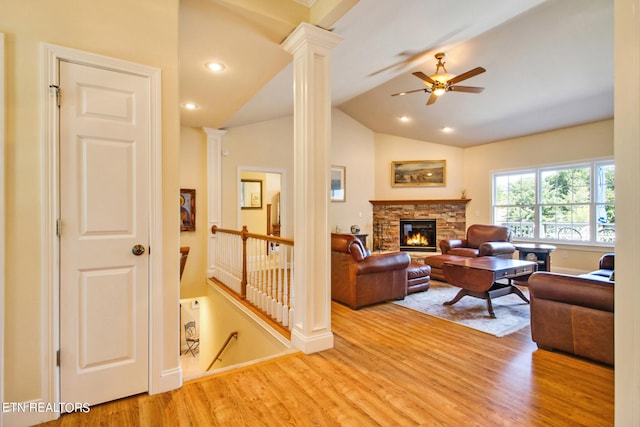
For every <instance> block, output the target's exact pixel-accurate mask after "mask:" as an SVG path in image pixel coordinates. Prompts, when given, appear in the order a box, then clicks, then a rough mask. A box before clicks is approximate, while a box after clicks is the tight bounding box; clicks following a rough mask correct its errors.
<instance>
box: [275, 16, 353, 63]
mask: <svg viewBox="0 0 640 427" xmlns="http://www.w3.org/2000/svg"><path fill="white" fill-rule="evenodd" d="M342 39H343V38H342V37H341V36H339V35H337V34H335V33H332V32H330V31H327V30H325V29H323V28H320V27H316V26H315V25H311V24H308V23H306V22H302V23H301V24H300V25H298V26H297V27H296V29H295V30H293V31H292V32H291V34H289V36H287V38H286V39H285V40H284V41H283V42H282V45H281V46H282V48H283V49H284V50H285V51H287V52H289V53H290V54H292V55H293V54H295V52H296V51H297V50H298V49H299V48H301V47H302V46H307V45H314V46H318V47H320V48H323V49H325V50H331V49H332V48H334V47H335V46H337V45H338V44H339V43H340V42H341V41H342Z"/></svg>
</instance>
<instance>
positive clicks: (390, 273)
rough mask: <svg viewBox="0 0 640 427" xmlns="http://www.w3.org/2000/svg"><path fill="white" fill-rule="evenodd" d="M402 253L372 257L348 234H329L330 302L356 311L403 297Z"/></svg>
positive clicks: (405, 261)
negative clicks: (341, 304) (338, 303)
mask: <svg viewBox="0 0 640 427" xmlns="http://www.w3.org/2000/svg"><path fill="white" fill-rule="evenodd" d="M410 261H411V259H410V258H409V255H408V254H406V253H403V252H396V253H386V254H375V255H371V253H370V252H369V251H368V250H367V249H365V248H364V246H363V245H362V242H361V241H360V240H359V239H358V238H357V237H355V236H353V235H351V234H331V298H332V299H333V300H335V301H338V302H341V303H343V304H346V305H348V306H349V307H351V308H353V309H358V308H360V307H363V306H365V305H369V304H375V303H379V302H383V301H388V300H392V299H402V298H404V297H405V296H406V295H407V266H408V265H409V262H410Z"/></svg>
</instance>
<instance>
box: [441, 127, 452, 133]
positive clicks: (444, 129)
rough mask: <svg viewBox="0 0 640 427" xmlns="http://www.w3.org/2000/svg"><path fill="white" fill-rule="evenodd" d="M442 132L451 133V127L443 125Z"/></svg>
mask: <svg viewBox="0 0 640 427" xmlns="http://www.w3.org/2000/svg"><path fill="white" fill-rule="evenodd" d="M442 132H444V133H451V132H453V128H450V127H449V126H445V127H443V128H442Z"/></svg>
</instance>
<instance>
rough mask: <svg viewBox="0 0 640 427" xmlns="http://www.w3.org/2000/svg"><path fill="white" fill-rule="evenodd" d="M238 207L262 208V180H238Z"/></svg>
mask: <svg viewBox="0 0 640 427" xmlns="http://www.w3.org/2000/svg"><path fill="white" fill-rule="evenodd" d="M240 208H241V209H262V181H261V180H259V179H243V180H241V181H240Z"/></svg>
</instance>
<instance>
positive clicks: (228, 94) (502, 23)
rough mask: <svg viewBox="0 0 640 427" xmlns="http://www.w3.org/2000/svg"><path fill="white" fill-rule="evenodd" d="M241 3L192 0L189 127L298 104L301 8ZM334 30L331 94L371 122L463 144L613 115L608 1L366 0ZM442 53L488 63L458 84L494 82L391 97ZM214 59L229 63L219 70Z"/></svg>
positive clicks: (185, 15)
mask: <svg viewBox="0 0 640 427" xmlns="http://www.w3.org/2000/svg"><path fill="white" fill-rule="evenodd" d="M282 1H285V0H279V1H278V2H277V3H282ZM352 1H353V0H352ZM235 2H236V0H233V1H231V0H227V1H223V0H182V7H181V43H180V55H181V67H180V73H181V100H182V101H183V102H184V101H187V100H193V101H196V102H197V103H198V104H200V105H201V108H200V109H198V110H196V112H189V111H183V113H182V121H183V124H184V125H188V126H207V127H214V128H222V127H234V126H240V125H245V124H250V123H255V122H259V121H263V120H268V119H272V118H275V117H280V116H286V115H290V114H292V108H293V102H292V99H293V91H292V87H293V85H292V81H293V73H292V69H291V66H290V57H288V55H287V54H285V53H284V52H283V51H282V49H281V48H280V47H279V43H280V42H281V41H282V40H283V39H284V38H285V37H286V35H287V34H288V33H289V32H290V31H291V29H293V28H295V26H296V25H297V24H296V19H298V18H299V16H302V15H304V12H305V11H304V10H303V9H300V10H298V9H296V12H297V13H298V15H292V16H287V17H286V18H287V19H274V18H273V15H271V16H266V15H265V12H264V11H258V12H256V11H255V10H252V11H251V12H249V11H247V10H246V9H240V10H239V9H238V8H235V7H231V6H230V3H235ZM291 3H294V2H293V1H292V2H291ZM274 4H275V3H274ZM295 4H296V5H297V6H296V7H295V8H298V7H303V6H301V5H300V4H299V3H295ZM194 5H195V6H198V8H196V7H195V6H194ZM399 5H401V7H399ZM349 6H350V5H349ZM295 8H294V9H295ZM286 9H289V7H287V8H286ZM325 22H326V21H325ZM212 30H213V31H212ZM331 30H332V31H334V32H336V33H337V34H339V35H341V36H342V37H344V41H343V42H342V43H341V44H340V45H338V46H337V47H336V48H335V49H334V51H333V52H332V59H331V60H332V99H333V105H334V106H335V107H337V108H339V109H341V110H342V111H344V112H345V113H347V114H349V115H350V116H352V117H353V118H354V119H356V120H358V121H359V122H361V123H362V124H364V125H365V126H367V127H368V128H370V129H372V130H373V131H375V132H380V133H387V134H392V135H398V136H402V137H407V138H413V139H418V140H424V141H429V142H436V143H441V144H447V145H453V146H459V147H466V146H472V145H477V144H482V143H486V142H491V141H496V140H501V139H507V138H512V137H517V136H521V135H526V134H531V133H538V132H543V131H547V130H552V129H557V128H561V127H567V126H573V125H578V124H583V123H588V122H593V121H597V120H603V119H607V118H611V117H613V1H612V0H547V1H544V0H519V1H517V2H514V1H513V0H483V1H482V2H479V1H477V0H457V1H455V0H402V2H396V1H389V0H359V1H358V3H357V4H355V6H353V7H352V8H351V9H350V10H349V11H348V12H347V13H346V14H345V15H344V16H343V17H342V18H340V19H339V20H338V21H337V22H335V24H333V26H332V28H331ZM439 51H444V52H445V53H446V57H445V62H446V67H447V70H448V71H449V73H451V74H461V73H463V72H465V71H468V70H470V69H472V68H475V67H477V66H481V67H484V68H485V69H486V70H487V71H486V72H485V73H483V74H480V75H478V76H475V77H473V78H471V79H469V80H466V81H465V82H464V83H462V84H463V85H468V86H482V87H485V90H484V92H482V93H481V94H470V93H451V92H449V93H447V94H445V95H443V96H442V97H440V98H439V99H438V101H437V102H436V103H435V104H433V105H430V106H426V105H425V104H426V101H427V99H428V96H429V94H427V93H423V92H418V93H413V94H409V95H406V96H401V97H391V96H390V95H391V94H392V93H396V92H401V91H404V90H412V89H420V88H421V87H424V86H423V85H422V83H421V81H420V80H419V79H418V78H416V77H414V76H413V75H411V72H413V71H423V72H424V73H425V74H432V73H433V72H434V71H435V62H436V60H435V59H434V57H433V55H434V54H435V53H436V52H439ZM196 53H197V54H196ZM205 57H207V58H209V59H212V58H217V59H220V60H222V61H224V62H225V63H226V64H227V66H228V68H227V70H225V72H224V73H222V74H220V75H215V76H214V75H210V73H208V72H207V71H206V70H204V66H203V65H202V64H203V63H204V62H205V61H206V59H203V58H205ZM194 69H195V70H197V73H194ZM400 116H407V117H409V118H410V121H409V122H406V123H403V122H400V121H399V117H400ZM445 126H449V127H452V128H454V132H451V133H443V132H442V131H441V129H442V128H443V127H445Z"/></svg>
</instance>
